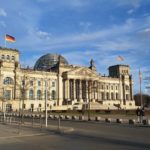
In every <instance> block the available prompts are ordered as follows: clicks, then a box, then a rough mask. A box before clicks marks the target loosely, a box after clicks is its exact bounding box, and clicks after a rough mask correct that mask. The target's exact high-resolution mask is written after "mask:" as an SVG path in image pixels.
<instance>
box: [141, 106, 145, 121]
mask: <svg viewBox="0 0 150 150" xmlns="http://www.w3.org/2000/svg"><path fill="white" fill-rule="evenodd" d="M140 114H141V123H143V119H144V116H145V110H144V107H143V108H142V109H141V113H140Z"/></svg>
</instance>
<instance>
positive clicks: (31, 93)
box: [29, 89, 33, 100]
mask: <svg viewBox="0 0 150 150" xmlns="http://www.w3.org/2000/svg"><path fill="white" fill-rule="evenodd" d="M29 99H31V100H33V90H32V89H31V90H30V91H29Z"/></svg>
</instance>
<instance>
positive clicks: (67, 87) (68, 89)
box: [66, 79, 70, 99]
mask: <svg viewBox="0 0 150 150" xmlns="http://www.w3.org/2000/svg"><path fill="white" fill-rule="evenodd" d="M66 82H67V86H66V92H67V96H66V97H67V99H70V82H69V79H67V81H66Z"/></svg>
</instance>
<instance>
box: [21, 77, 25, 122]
mask: <svg viewBox="0 0 150 150" xmlns="http://www.w3.org/2000/svg"><path fill="white" fill-rule="evenodd" d="M21 95H22V96H21V98H22V115H21V121H22V123H23V116H24V99H25V77H24V79H23V81H22V88H21Z"/></svg>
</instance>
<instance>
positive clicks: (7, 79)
mask: <svg viewBox="0 0 150 150" xmlns="http://www.w3.org/2000/svg"><path fill="white" fill-rule="evenodd" d="M4 84H13V79H12V78H10V77H6V78H5V79H4Z"/></svg>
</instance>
